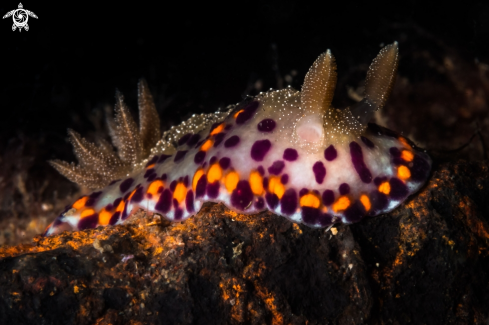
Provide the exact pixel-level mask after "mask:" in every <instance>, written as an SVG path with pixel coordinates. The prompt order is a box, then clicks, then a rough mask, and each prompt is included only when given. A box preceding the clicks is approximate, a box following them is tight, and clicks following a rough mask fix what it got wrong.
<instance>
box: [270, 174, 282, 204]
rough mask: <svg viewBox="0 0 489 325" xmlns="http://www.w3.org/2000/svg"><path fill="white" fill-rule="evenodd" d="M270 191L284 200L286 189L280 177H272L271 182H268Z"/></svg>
mask: <svg viewBox="0 0 489 325" xmlns="http://www.w3.org/2000/svg"><path fill="white" fill-rule="evenodd" d="M268 190H269V191H270V192H271V193H274V194H275V195H276V196H277V197H278V198H279V199H281V198H282V196H283V195H284V192H285V187H284V185H283V184H282V182H281V181H280V177H278V176H271V177H270V180H269V181H268Z"/></svg>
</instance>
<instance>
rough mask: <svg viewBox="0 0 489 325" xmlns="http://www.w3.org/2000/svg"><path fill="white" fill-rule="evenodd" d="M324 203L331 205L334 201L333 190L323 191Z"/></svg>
mask: <svg viewBox="0 0 489 325" xmlns="http://www.w3.org/2000/svg"><path fill="white" fill-rule="evenodd" d="M322 197H323V204H324V205H331V204H333V202H334V192H333V191H331V190H326V191H324V192H323V196H322Z"/></svg>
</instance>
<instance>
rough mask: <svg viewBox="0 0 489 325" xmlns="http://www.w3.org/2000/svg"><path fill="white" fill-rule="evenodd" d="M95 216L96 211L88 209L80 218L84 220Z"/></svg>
mask: <svg viewBox="0 0 489 325" xmlns="http://www.w3.org/2000/svg"><path fill="white" fill-rule="evenodd" d="M93 214H95V210H94V209H86V210H83V212H82V213H81V215H80V218H81V219H83V218H86V217H89V216H91V215H93Z"/></svg>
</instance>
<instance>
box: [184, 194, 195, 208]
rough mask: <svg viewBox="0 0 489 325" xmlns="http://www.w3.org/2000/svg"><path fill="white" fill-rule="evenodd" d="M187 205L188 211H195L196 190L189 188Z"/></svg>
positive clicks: (186, 198) (186, 199)
mask: <svg viewBox="0 0 489 325" xmlns="http://www.w3.org/2000/svg"><path fill="white" fill-rule="evenodd" d="M185 207H186V208H187V212H188V213H193V212H194V211H195V209H194V192H192V190H189V191H188V192H187V196H186V197H185Z"/></svg>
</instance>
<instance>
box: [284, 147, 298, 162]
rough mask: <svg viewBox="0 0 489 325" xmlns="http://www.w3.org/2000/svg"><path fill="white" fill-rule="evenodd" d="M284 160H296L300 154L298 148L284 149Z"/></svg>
mask: <svg viewBox="0 0 489 325" xmlns="http://www.w3.org/2000/svg"><path fill="white" fill-rule="evenodd" d="M283 158H284V160H287V161H295V160H297V158H299V154H298V153H297V150H295V149H292V148H287V149H285V150H284V156H283Z"/></svg>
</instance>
